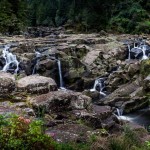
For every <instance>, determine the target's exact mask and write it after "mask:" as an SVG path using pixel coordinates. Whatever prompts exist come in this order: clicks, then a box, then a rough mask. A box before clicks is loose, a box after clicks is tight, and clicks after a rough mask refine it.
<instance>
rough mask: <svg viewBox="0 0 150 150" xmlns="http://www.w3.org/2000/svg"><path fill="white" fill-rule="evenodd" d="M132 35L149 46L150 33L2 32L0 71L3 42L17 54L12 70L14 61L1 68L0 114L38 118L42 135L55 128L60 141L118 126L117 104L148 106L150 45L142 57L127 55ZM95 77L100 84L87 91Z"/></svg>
mask: <svg viewBox="0 0 150 150" xmlns="http://www.w3.org/2000/svg"><path fill="white" fill-rule="evenodd" d="M135 39H144V40H145V42H146V45H147V46H149V43H150V37H149V36H139V37H138V36H135V35H134V36H133V35H113V34H107V33H105V32H104V31H101V32H100V33H92V34H77V33H73V31H71V30H65V29H63V28H51V29H50V28H46V29H45V28H44V29H40V28H39V29H35V28H29V30H28V32H27V33H26V34H25V35H19V36H9V37H8V36H2V35H1V36H0V68H1V70H3V68H4V66H5V65H6V60H5V59H4V54H3V50H4V46H5V45H9V46H10V49H9V51H10V52H11V53H12V54H13V55H16V58H17V60H18V62H19V66H18V67H19V69H18V71H17V73H15V71H14V70H15V69H16V67H17V66H16V65H15V64H13V63H11V64H10V66H9V68H8V69H7V71H1V72H0V89H1V90H0V114H5V113H17V114H23V115H25V116H26V117H43V118H44V120H45V123H46V126H47V127H48V129H47V134H51V133H55V139H56V140H57V141H62V142H66V141H67V142H68V141H86V140H87V139H88V137H89V136H90V135H92V134H102V133H101V132H99V131H100V130H99V129H106V130H107V131H108V133H114V132H119V131H121V129H122V123H121V121H119V119H118V117H117V116H116V114H117V113H116V112H117V111H116V110H117V109H118V110H123V113H130V112H133V111H136V110H139V109H141V108H144V107H147V106H149V99H150V75H149V74H150V69H149V68H150V60H149V59H148V56H149V54H150V48H149V47H147V51H146V55H147V59H145V60H142V56H143V53H142V51H134V50H133V49H131V52H130V55H131V57H130V59H129V47H128V45H130V46H131V47H134V43H136V42H135ZM127 42H128V44H127ZM58 62H60V64H58ZM99 78H103V79H104V81H103V84H104V86H103V89H99V88H100V84H99V86H96V87H95V90H93V91H92V90H90V89H92V88H93V86H94V82H95V80H96V79H99ZM60 87H61V88H60ZM102 90H103V92H102ZM102 93H104V94H102ZM140 128H141V127H140Z"/></svg>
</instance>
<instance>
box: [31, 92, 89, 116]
mask: <svg viewBox="0 0 150 150" xmlns="http://www.w3.org/2000/svg"><path fill="white" fill-rule="evenodd" d="M30 102H31V104H32V106H33V108H34V109H35V112H36V113H40V112H43V111H44V112H45V113H49V114H51V113H58V112H64V111H70V110H73V109H86V108H87V109H88V108H89V107H90V105H91V98H90V97H88V96H85V95H82V93H79V92H73V91H63V90H60V91H53V92H49V93H47V94H43V95H40V96H36V97H34V98H32V99H30Z"/></svg>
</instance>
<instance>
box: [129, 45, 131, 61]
mask: <svg viewBox="0 0 150 150" xmlns="http://www.w3.org/2000/svg"><path fill="white" fill-rule="evenodd" d="M128 50H129V54H128V60H130V59H131V55H130V51H131V48H130V45H129V44H128Z"/></svg>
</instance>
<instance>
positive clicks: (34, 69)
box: [32, 52, 41, 74]
mask: <svg viewBox="0 0 150 150" xmlns="http://www.w3.org/2000/svg"><path fill="white" fill-rule="evenodd" d="M35 55H36V62H35V65H34V67H33V71H32V74H35V73H36V66H37V65H38V63H39V61H40V59H39V58H40V57H41V53H39V52H35Z"/></svg>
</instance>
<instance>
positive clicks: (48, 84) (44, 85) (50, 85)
mask: <svg viewBox="0 0 150 150" xmlns="http://www.w3.org/2000/svg"><path fill="white" fill-rule="evenodd" d="M16 86H17V91H21V92H27V93H31V94H44V93H48V92H49V91H55V90H57V84H56V82H55V81H54V80H53V79H52V78H48V77H43V76H39V75H30V76H26V77H24V78H21V79H20V80H18V81H17V85H16Z"/></svg>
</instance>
